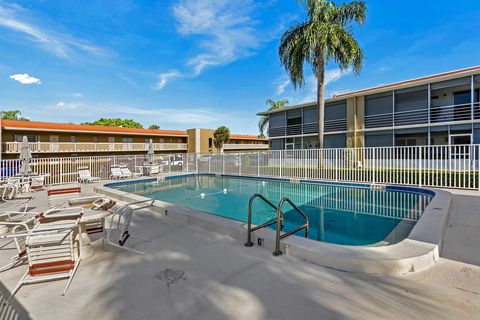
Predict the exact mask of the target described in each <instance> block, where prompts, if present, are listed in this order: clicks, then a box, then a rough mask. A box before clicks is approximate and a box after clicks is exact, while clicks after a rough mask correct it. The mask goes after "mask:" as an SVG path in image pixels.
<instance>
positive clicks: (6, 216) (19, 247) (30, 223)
mask: <svg viewBox="0 0 480 320" xmlns="http://www.w3.org/2000/svg"><path fill="white" fill-rule="evenodd" d="M39 217H40V214H39V213H37V212H26V211H17V212H15V211H7V212H3V213H1V214H0V220H1V221H0V226H2V227H3V228H6V229H7V232H6V233H8V229H10V230H11V232H12V233H13V234H17V233H24V232H29V231H30V230H31V229H32V228H33V227H34V225H35V224H36V223H37V221H38V218H39ZM9 243H11V242H9ZM13 243H14V244H15V250H16V251H17V252H16V254H15V255H14V256H13V257H11V258H10V260H9V262H8V263H7V264H5V265H4V266H1V267H0V272H2V271H5V270H8V269H10V268H13V267H15V266H16V265H18V264H20V263H22V262H24V261H26V258H27V256H26V253H27V251H26V247H25V236H17V237H13ZM7 244H8V243H7ZM7 244H5V245H7ZM5 245H4V246H2V249H3V248H4V247H5Z"/></svg>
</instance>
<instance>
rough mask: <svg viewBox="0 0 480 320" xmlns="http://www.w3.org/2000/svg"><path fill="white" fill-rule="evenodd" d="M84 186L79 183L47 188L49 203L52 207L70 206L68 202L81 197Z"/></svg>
mask: <svg viewBox="0 0 480 320" xmlns="http://www.w3.org/2000/svg"><path fill="white" fill-rule="evenodd" d="M81 193H82V188H80V186H79V185H71V186H60V187H58V186H55V187H50V188H49V189H48V190H47V196H48V205H49V207H50V208H56V207H61V206H65V205H66V206H68V202H69V201H70V200H72V199H74V198H80V195H81Z"/></svg>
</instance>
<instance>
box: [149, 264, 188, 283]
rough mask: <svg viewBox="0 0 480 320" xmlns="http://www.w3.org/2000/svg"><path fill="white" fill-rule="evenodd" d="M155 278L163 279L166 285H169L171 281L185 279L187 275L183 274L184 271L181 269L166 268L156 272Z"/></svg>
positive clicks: (175, 281)
mask: <svg viewBox="0 0 480 320" xmlns="http://www.w3.org/2000/svg"><path fill="white" fill-rule="evenodd" d="M155 278H157V279H159V280H162V281H164V282H165V283H166V284H167V285H170V284H172V283H177V282H179V281H181V280H185V279H186V278H187V277H186V276H185V272H183V271H182V270H178V269H168V268H167V269H164V270H162V271H160V272H159V273H157V275H156V276H155Z"/></svg>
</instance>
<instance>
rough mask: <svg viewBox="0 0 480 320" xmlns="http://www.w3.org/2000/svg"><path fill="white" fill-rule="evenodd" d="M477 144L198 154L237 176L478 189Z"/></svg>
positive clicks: (211, 166) (201, 164) (209, 169)
mask: <svg viewBox="0 0 480 320" xmlns="http://www.w3.org/2000/svg"><path fill="white" fill-rule="evenodd" d="M479 153H480V145H450V146H411V147H381V148H345V149H309V150H279V151H268V152H255V153H225V154H221V155H213V154H208V155H199V156H198V160H197V161H198V171H199V172H202V173H216V174H231V175H240V176H267V177H284V178H291V179H315V180H327V181H349V182H366V183H374V184H400V185H413V186H429V187H443V188H459V189H476V190H480V183H479V179H480V172H479Z"/></svg>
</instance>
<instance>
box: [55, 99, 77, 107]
mask: <svg viewBox="0 0 480 320" xmlns="http://www.w3.org/2000/svg"><path fill="white" fill-rule="evenodd" d="M57 107H58V108H59V109H78V107H79V105H78V104H75V103H67V102H64V101H60V102H59V103H57Z"/></svg>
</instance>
